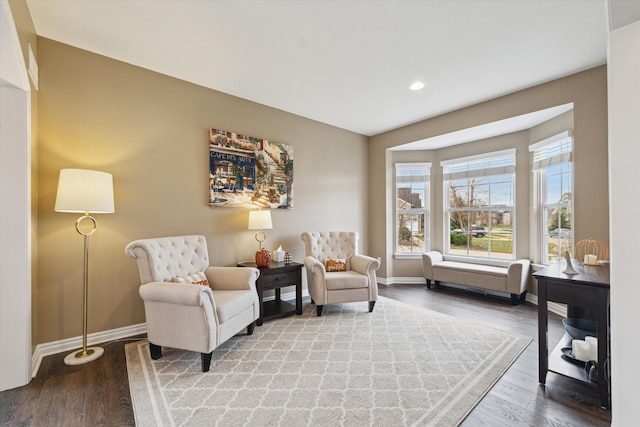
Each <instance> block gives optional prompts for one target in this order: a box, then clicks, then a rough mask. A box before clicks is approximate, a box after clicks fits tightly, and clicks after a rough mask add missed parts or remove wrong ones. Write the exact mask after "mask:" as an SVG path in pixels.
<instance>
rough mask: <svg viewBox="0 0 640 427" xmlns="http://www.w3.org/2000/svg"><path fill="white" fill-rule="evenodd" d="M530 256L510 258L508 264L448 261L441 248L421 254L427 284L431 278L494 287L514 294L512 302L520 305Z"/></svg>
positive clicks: (495, 289)
mask: <svg viewBox="0 0 640 427" xmlns="http://www.w3.org/2000/svg"><path fill="white" fill-rule="evenodd" d="M530 264H531V262H530V261H529V260H528V259H519V260H517V261H513V262H511V263H510V264H509V265H508V266H507V267H496V266H492V265H483V264H472V263H470V262H458V261H445V260H444V258H443V257H442V254H441V253H440V252H438V251H430V252H425V253H423V254H422V266H423V269H424V278H425V279H426V281H427V288H431V282H432V281H433V282H434V283H435V284H436V285H438V283H439V282H447V283H455V284H459V285H466V286H471V287H474V288H481V289H486V290H491V291H499V292H506V293H509V294H511V302H512V303H513V304H514V305H517V304H518V303H519V301H520V300H522V301H524V298H525V296H526V293H527V284H528V282H529V268H530Z"/></svg>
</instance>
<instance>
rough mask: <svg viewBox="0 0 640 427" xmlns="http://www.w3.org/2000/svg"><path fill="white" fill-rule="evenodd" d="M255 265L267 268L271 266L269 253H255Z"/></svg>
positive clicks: (268, 251) (267, 251)
mask: <svg viewBox="0 0 640 427" xmlns="http://www.w3.org/2000/svg"><path fill="white" fill-rule="evenodd" d="M256 264H257V265H258V267H268V266H269V264H271V251H270V250H269V249H262V250H259V251H258V252H256Z"/></svg>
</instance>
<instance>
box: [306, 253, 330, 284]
mask: <svg viewBox="0 0 640 427" xmlns="http://www.w3.org/2000/svg"><path fill="white" fill-rule="evenodd" d="M304 266H305V267H306V268H307V269H308V270H311V271H312V272H313V274H318V275H320V276H321V277H322V280H324V275H325V273H326V270H325V268H324V264H323V263H321V262H320V261H318V260H317V259H315V258H314V257H312V256H306V257H304Z"/></svg>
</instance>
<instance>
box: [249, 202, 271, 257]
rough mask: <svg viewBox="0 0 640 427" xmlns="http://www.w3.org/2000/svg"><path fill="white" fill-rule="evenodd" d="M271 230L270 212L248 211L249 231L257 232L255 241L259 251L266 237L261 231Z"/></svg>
mask: <svg viewBox="0 0 640 427" xmlns="http://www.w3.org/2000/svg"><path fill="white" fill-rule="evenodd" d="M272 228H273V224H272V223H271V211H263V210H257V211H249V230H258V232H257V233H256V240H257V241H258V249H259V250H262V242H264V241H265V240H266V238H267V235H266V234H265V233H264V231H262V230H271V229H272Z"/></svg>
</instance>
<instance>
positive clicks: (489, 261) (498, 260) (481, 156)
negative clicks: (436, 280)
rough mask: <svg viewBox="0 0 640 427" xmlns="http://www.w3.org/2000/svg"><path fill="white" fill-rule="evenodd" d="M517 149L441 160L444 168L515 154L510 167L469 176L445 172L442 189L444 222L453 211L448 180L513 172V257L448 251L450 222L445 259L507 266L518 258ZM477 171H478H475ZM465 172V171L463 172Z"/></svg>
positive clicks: (478, 172)
mask: <svg viewBox="0 0 640 427" xmlns="http://www.w3.org/2000/svg"><path fill="white" fill-rule="evenodd" d="M516 153H517V150H516V149H515V148H509V149H506V150H499V151H492V152H489V153H482V154H476V155H473V156H466V157H458V158H455V159H449V160H442V161H441V162H440V166H441V167H442V168H443V169H444V168H445V167H446V166H451V165H456V164H459V163H468V162H473V161H477V160H483V159H489V158H493V157H503V156H509V155H512V156H513V162H514V165H513V166H508V167H497V168H490V169H487V170H485V169H478V170H476V171H470V172H471V173H469V174H468V176H462V174H458V173H454V174H445V173H444V172H443V179H442V186H443V191H442V193H443V194H442V195H443V206H444V211H443V217H444V219H445V220H444V222H447V221H446V218H447V213H450V212H451V211H450V210H449V207H448V206H449V194H448V189H447V188H445V185H446V183H447V182H448V181H452V180H456V179H467V178H473V177H482V176H494V175H507V174H513V180H512V185H513V191H514V200H513V206H512V209H513V224H512V226H513V248H512V258H511V259H503V258H491V257H483V256H474V255H460V254H449V253H446V252H447V251H449V250H450V249H451V248H450V239H451V236H450V233H451V230H449V226H448V222H447V225H446V226H443V233H444V246H445V248H446V249H445V253H444V254H443V258H444V259H445V260H448V261H460V262H469V263H474V264H484V265H495V266H507V265H508V264H510V263H512V262H513V261H514V260H515V259H516V252H515V250H516V238H517V237H516V232H515V230H516V221H517V219H516V209H517V207H516V197H515V189H516V188H517V186H516V178H517V176H516V171H515V164H516V159H517V156H516ZM474 172H476V173H474ZM486 172H491V173H486ZM463 174H464V172H463ZM488 208H489V207H478V208H473V209H469V210H488Z"/></svg>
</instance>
